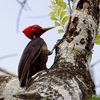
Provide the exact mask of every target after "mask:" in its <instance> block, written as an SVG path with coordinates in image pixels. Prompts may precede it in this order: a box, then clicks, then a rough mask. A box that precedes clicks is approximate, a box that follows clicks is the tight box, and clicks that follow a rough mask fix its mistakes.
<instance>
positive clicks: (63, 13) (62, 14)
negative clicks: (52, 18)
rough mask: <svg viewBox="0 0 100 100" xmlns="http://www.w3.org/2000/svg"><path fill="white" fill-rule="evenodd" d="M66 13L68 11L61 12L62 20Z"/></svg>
mask: <svg viewBox="0 0 100 100" xmlns="http://www.w3.org/2000/svg"><path fill="white" fill-rule="evenodd" d="M65 15H66V11H63V12H61V14H60V20H62V18H63V17H64V16H65Z"/></svg>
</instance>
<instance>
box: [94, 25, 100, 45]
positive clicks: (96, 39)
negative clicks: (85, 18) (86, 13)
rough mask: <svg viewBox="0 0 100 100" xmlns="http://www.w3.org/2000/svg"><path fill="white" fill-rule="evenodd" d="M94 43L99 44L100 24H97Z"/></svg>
mask: <svg viewBox="0 0 100 100" xmlns="http://www.w3.org/2000/svg"><path fill="white" fill-rule="evenodd" d="M94 43H95V44H97V45H100V24H99V29H98V34H97V35H96V38H95V41H94Z"/></svg>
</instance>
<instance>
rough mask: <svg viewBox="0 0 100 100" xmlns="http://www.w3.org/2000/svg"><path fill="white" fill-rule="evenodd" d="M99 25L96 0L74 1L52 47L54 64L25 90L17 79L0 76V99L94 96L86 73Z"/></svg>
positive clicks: (59, 99)
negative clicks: (55, 45)
mask: <svg viewBox="0 0 100 100" xmlns="http://www.w3.org/2000/svg"><path fill="white" fill-rule="evenodd" d="M98 23H99V0H76V1H75V3H74V5H73V9H72V14H71V17H70V20H69V23H68V27H67V29H66V32H65V34H64V36H63V38H62V39H61V40H60V41H59V43H58V45H57V47H56V55H55V61H54V64H53V65H52V66H51V68H50V69H49V70H47V71H41V72H39V73H37V74H36V75H34V76H33V78H32V80H31V81H30V84H29V85H28V88H27V90H25V89H22V88H20V87H19V82H18V79H17V77H11V76H1V77H0V100H85V99H86V98H87V97H88V96H90V95H91V94H95V89H94V88H95V86H94V83H93V81H92V79H91V76H90V72H89V65H90V61H91V57H92V56H91V55H92V48H93V45H94V38H95V36H96V32H97V28H98Z"/></svg>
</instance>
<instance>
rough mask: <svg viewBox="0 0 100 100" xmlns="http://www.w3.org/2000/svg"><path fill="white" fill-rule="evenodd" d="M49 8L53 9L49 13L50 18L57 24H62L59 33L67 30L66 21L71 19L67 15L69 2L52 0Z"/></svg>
mask: <svg viewBox="0 0 100 100" xmlns="http://www.w3.org/2000/svg"><path fill="white" fill-rule="evenodd" d="M49 8H51V9H52V11H51V12H50V13H49V16H50V19H51V20H53V21H54V24H55V26H62V29H59V30H58V33H63V32H65V27H66V22H67V21H68V20H69V16H67V11H66V8H67V4H66V3H65V2H64V1H63V0H51V5H50V6H49Z"/></svg>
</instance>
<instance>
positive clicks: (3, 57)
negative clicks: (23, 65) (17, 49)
mask: <svg viewBox="0 0 100 100" xmlns="http://www.w3.org/2000/svg"><path fill="white" fill-rule="evenodd" d="M13 56H17V54H16V53H15V54H9V55H5V56H2V57H0V60H2V59H5V58H9V57H13Z"/></svg>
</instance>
